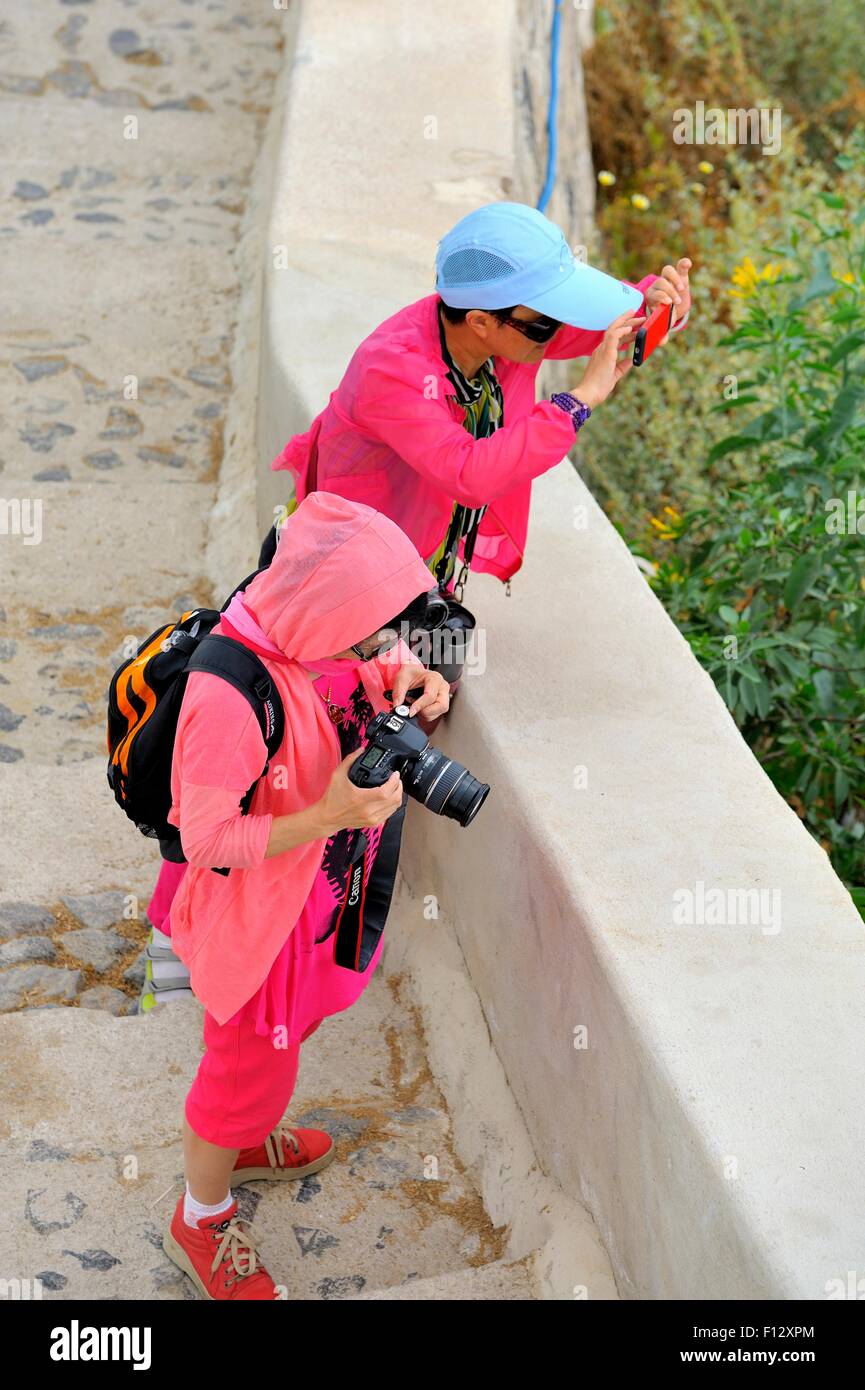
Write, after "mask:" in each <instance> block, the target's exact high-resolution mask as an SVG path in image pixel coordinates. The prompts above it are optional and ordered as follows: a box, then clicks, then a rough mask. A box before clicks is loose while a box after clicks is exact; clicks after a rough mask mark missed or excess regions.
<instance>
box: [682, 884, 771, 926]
mask: <svg viewBox="0 0 865 1390" xmlns="http://www.w3.org/2000/svg"><path fill="white" fill-rule="evenodd" d="M673 925H674V926H676V927H759V928H760V930H761V931H762V933H763V935H764V936H777V935H778V932H779V931H780V930H781V890H780V888H707V887H706V885H705V883H704V881H703V880H702V879H701V878H700V879H697V882H696V883H695V884H694V887H693V888H677V889H676V891H675V892H674V894H673Z"/></svg>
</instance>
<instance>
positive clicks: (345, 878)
mask: <svg viewBox="0 0 865 1390" xmlns="http://www.w3.org/2000/svg"><path fill="white" fill-rule="evenodd" d="M283 539H284V541H286V542H287V544H280V546H279V547H278V550H277V554H276V556H275V557H274V560H273V563H272V565H271V566H270V568H269V569H267V570H266V571H264V572H263V573H262V574H259V575H258V576H257V577H256V578H255V579H253V580H252V582H251V583H250V584H249V585H248V587H247V588H246V589H245V590H244V591H243V592H242V593H241V594H238V595H236V596H235V597H234V598H233V599H232V601H231V604H230V605H229V606H228V608H227V609H226V611H225V612H224V614H223V615H222V618H221V619H220V622H219V624H218V625H217V627H216V628H215V629H214V631H215V632H216V633H218V634H222V635H227V636H230V637H234V638H235V639H236V640H240V641H242V642H243V643H244V644H245V645H247V646H249V647H251V648H252V650H253V651H255V652H256V654H257V655H258V656H259V657H260V658H261V660H262V662H263V663H264V665H265V667H266V668H267V670H268V673H269V674H270V676H271V678H272V680H273V682H274V684H275V687H276V690H277V693H278V694H279V696H280V699H281V702H282V706H283V710H284V714H285V734H284V738H283V742H282V744H281V746H280V748H279V749H278V750H277V752H276V754H275V755H274V757H273V758H272V759H271V762H270V766H269V770H268V771H267V773H266V775H265V776H264V777H262V778H261V780H260V781H259V782H258V783H257V784H256V788H255V792H254V795H253V797H252V800H251V803H250V805H249V808H248V814H243V813H242V811H241V808H240V802H241V800H242V799H243V797H244V793H245V791H246V790H247V789H248V788H249V787H250V786H251V784H252V783H253V782H255V779H256V778H257V777H258V775H259V773H260V772H261V768H262V766H263V763H264V759H265V755H266V749H265V744H264V740H263V738H262V734H261V730H260V727H259V724H258V720H257V718H256V717H255V715H254V713H253V711H252V709H251V707H250V705H249V703H248V702H247V700H246V698H245V697H244V696H243V695H242V694H241V693H239V692H238V691H237V690H235V689H234V688H233V686H231V685H230V684H228V682H227V681H225V680H222V679H220V678H219V677H218V676H214V675H211V674H210V673H209V672H204V671H194V672H192V673H191V675H190V676H189V678H188V683H187V687H186V690H185V692H184V696H183V703H182V706H181V711H180V717H179V721H178V728H177V737H176V742H175V749H174V758H173V763H172V778H171V792H172V809H171V814H170V819H171V820H172V822H173V823H174V824H176V825H177V826H178V827H179V829H180V838H181V844H182V846H183V851H184V853H185V855H186V858H187V860H188V868H187V870H186V873H185V875H184V876H183V879H182V881H181V883H180V886H179V888H178V889H177V893H176V896H175V897H174V901H173V903H172V904H171V909H170V919H171V920H170V925H171V934H172V941H173V945H174V948H175V950H176V951H177V954H178V956H179V957H180V959H181V960H182V961H183V962H184V963H185V964H186V965H187V966H188V968H189V970H190V974H191V985H192V989H193V991H194V993H195V995H196V997H197V998H198V999H199V1000H200V1002H201V1004H202V1005H203V1006H204V1010H205V1013H204V1044H205V1051H204V1055H203V1057H202V1058H201V1062H200V1064H199V1067H198V1072H197V1074H196V1076H195V1079H194V1081H193V1084H192V1087H191V1090H190V1092H189V1094H188V1096H187V1099H186V1105H185V1114H184V1156H185V1165H186V1175H187V1188H186V1193H185V1194H184V1195H183V1196H181V1197H180V1199H179V1201H178V1203H177V1207H176V1209H175V1212H174V1216H173V1219H172V1221H171V1224H170V1228H169V1231H168V1232H167V1234H166V1236H165V1241H164V1248H165V1250H166V1252H167V1253H168V1255H169V1256H170V1257H171V1259H173V1260H174V1261H175V1263H176V1264H178V1265H179V1266H180V1268H181V1269H183V1270H184V1271H185V1272H186V1273H187V1274H188V1275H189V1276H190V1277H191V1279H192V1280H193V1282H194V1284H195V1286H196V1288H197V1289H198V1291H199V1292H200V1293H201V1294H203V1296H204V1297H205V1298H208V1299H215V1300H220V1301H221V1300H225V1301H230V1300H252V1299H258V1300H265V1299H266V1300H272V1299H273V1298H274V1297H275V1295H276V1288H275V1285H274V1283H273V1280H272V1278H271V1276H270V1275H269V1274H268V1272H267V1271H266V1270H265V1268H264V1267H263V1265H262V1264H261V1261H260V1257H259V1256H258V1254H257V1252H256V1250H255V1247H254V1245H253V1244H252V1241H251V1239H250V1237H249V1235H248V1234H247V1233H246V1230H245V1228H244V1226H243V1223H241V1222H239V1221H238V1220H237V1215H236V1213H237V1203H236V1201H235V1199H234V1198H233V1197H232V1194H231V1190H230V1184H231V1183H234V1184H238V1183H242V1182H245V1181H248V1180H250V1179H253V1178H273V1179H275V1180H280V1179H283V1180H284V1179H292V1178H301V1177H304V1176H306V1175H308V1174H310V1173H314V1172H317V1171H318V1170H319V1169H321V1168H323V1167H324V1166H325V1165H326V1164H327V1163H328V1162H330V1160H331V1159H332V1157H333V1141H332V1140H331V1138H330V1136H329V1135H327V1134H326V1133H324V1132H323V1131H320V1130H315V1129H303V1128H296V1127H292V1128H289V1127H288V1126H287V1125H286V1124H284V1123H283V1116H284V1113H285V1109H286V1106H287V1104H288V1102H289V1100H290V1098H291V1094H292V1090H293V1087H294V1082H295V1078H296V1075H297V1067H298V1058H299V1052H300V1045H301V1043H302V1041H303V1040H304V1038H306V1037H308V1036H309V1034H310V1033H312V1032H313V1031H314V1030H315V1028H317V1027H318V1025H319V1023H320V1022H321V1021H322V1019H324V1018H326V1017H327V1016H328V1015H330V1014H334V1013H336V1012H338V1011H340V1010H343V1009H347V1008H349V1007H350V1006H351V1004H352V1003H354V1001H355V1000H356V999H357V998H359V996H360V995H361V993H362V992H363V990H364V989H365V988H366V985H367V984H368V983H369V980H370V977H371V976H372V974H373V972H374V970H375V968H376V966H377V964H378V960H379V957H380V954H381V946H382V932H383V929H384V923H385V920H386V917H387V912H388V907H389V904H390V896H391V893H392V890H393V879H394V875H395V872H396V864H397V859H398V856H399V842H400V834H401V829H402V816H403V814H404V806H405V803H404V793H403V789H402V783H401V781H400V777H399V775H398V774H397V773H396V772H394V773H392V774H391V776H390V778H389V779H388V780H387V781H386V782H385V783H384V785H383V786H381V787H379V788H372V787H358V786H355V784H354V783H353V782H351V781H350V780H349V776H348V771H349V767H350V765H351V763H352V762H354V761H356V759H357V758H358V757H359V756H361V753H360V745H361V742H362V741H363V739H364V734H365V730H366V727H367V725H368V723H369V721H370V720H371V719H372V718H373V715H374V714H375V713H377V712H380V711H384V710H391V709H392V707H393V705H395V704H398V703H399V702H400V701H401V699H402V698H403V697H404V696H405V695H406V694H407V692H408V691H409V690H410V689H411V690H412V691H413V694H412V696H411V704H410V711H411V712H419V711H421V710H425V711H427V712H428V713H432V714H436V713H441V712H442V711H444V710H445V709H446V708H447V704H448V686H447V682H446V681H445V680H444V679H443V678H442V676H441V675H439V674H437V673H436V672H433V671H430V670H427V669H425V668H424V666H423V665H421V664H419V663H418V662H417V660H416V658H414V657H413V656H412V653H411V652H410V650H409V649H408V648H407V647H406V646H405V644H404V643H401V642H396V643H394V640H393V639H394V636H395V634H394V631H393V629H394V627H396V630H397V632H398V631H399V627H398V626H397V620H398V619H400V618H401V617H402V615H403V614H410V615H412V616H411V617H410V618H406V621H407V622H411V621H413V620H414V619H416V618H417V617H418V614H419V613H420V609H426V608H427V604H428V602H429V599H428V593H429V590H430V588H431V585H430V573H429V570H428V569H427V568H426V566H425V565H424V563H423V561H422V560H421V558H420V556H419V555H418V553H417V550H416V549H415V547H414V546H413V544H412V543H411V541H410V540H409V539H408V538H407V537H406V536H405V535H404V534H403V533H402V532H401V531H400V529H399V528H398V527H397V526H396V525H395V524H394V523H393V522H392V521H391V520H389V518H387V517H384V516H381V515H380V514H379V513H377V512H375V511H373V510H372V509H371V508H369V507H367V506H365V505H364V504H362V503H357V502H349V501H347V500H345V499H343V498H341V497H335V496H331V495H328V494H326V493H321V492H313V493H311V494H309V495H308V496H307V497H306V499H305V500H304V501H303V502H302V503H301V505H300V506H299V507H298V508H297V509H296V511H295V512H294V513H293V514H292V516H291V517H290V518H289V520H288V521H287V522H286V526H285V532H284V538H283ZM437 602H440V601H439V600H436V599H435V598H434V599H433V604H435V603H437ZM422 622H423V615H422V614H421V615H420V623H421V624H422ZM385 629H389V631H385ZM388 641H390V643H391V645H390V647H389V649H387V650H385V648H386V647H387V643H388ZM385 691H388V692H390V696H391V698H387V697H386V696H385ZM424 814H428V812H424ZM360 864H362V865H363V869H362V871H361V870H359V869H358V867H357V866H358V865H360ZM226 871H227V872H226ZM361 879H362V880H363V886H362V887H361V886H360V884H361ZM358 893H360V898H361V907H360V910H359V916H358V908H357V900H358ZM346 936H348V937H349V940H348V941H346ZM346 948H348V949H346Z"/></svg>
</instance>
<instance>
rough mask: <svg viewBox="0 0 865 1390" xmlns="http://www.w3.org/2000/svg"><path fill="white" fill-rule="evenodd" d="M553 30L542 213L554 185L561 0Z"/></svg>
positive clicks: (541, 201) (554, 14)
mask: <svg viewBox="0 0 865 1390" xmlns="http://www.w3.org/2000/svg"><path fill="white" fill-rule="evenodd" d="M555 6H556V7H555V10H554V11H553V29H552V33H551V35H550V103H549V106H548V107H547V175H546V178H545V180H544V186H543V188H542V190H541V196H540V198H539V199H538V212H543V211H544V208H545V207H546V206H547V203H548V202H549V201H550V198H551V197H552V192H553V188H554V187H555V183H556V158H557V155H558V149H559V136H558V128H557V125H558V121H557V117H558V109H559V37H560V33H561V27H562V0H555Z"/></svg>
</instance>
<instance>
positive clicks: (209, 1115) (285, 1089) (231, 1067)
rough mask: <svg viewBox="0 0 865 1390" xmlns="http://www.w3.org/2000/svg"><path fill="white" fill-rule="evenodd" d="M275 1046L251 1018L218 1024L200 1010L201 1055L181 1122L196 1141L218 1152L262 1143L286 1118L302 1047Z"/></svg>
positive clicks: (209, 1015) (291, 1045)
mask: <svg viewBox="0 0 865 1390" xmlns="http://www.w3.org/2000/svg"><path fill="white" fill-rule="evenodd" d="M322 1022H323V1020H322V1019H318V1020H317V1021H316V1022H315V1023H313V1024H311V1025H310V1027H309V1028H307V1030H306V1032H305V1033H304V1034H303V1037H302V1038H301V1041H300V1042H296V1043H291V1044H289V1045H288V1046H287V1047H275V1046H274V1044H273V1041H272V1039H271V1038H270V1037H262V1036H261V1034H259V1033H256V1032H255V1028H254V1024H253V1022H252V1020H250V1019H247V1018H243V1019H241V1021H240V1023H239V1024H236V1025H235V1024H227V1023H226V1024H222V1025H220V1024H219V1023H217V1022H216V1019H215V1018H214V1017H213V1016H212V1014H209V1013H207V1012H206V1011H205V1014H204V1048H205V1050H204V1055H203V1057H202V1058H201V1061H200V1062H199V1064H198V1071H197V1072H196V1075H195V1080H194V1081H193V1083H192V1086H191V1087H190V1090H189V1094H188V1096H187V1097H186V1118H187V1120H188V1122H189V1124H190V1127H191V1128H192V1129H193V1130H194V1131H195V1133H196V1134H197V1135H198V1136H199V1138H201V1139H206V1140H207V1142H208V1143H209V1144H217V1145H218V1146H219V1147H220V1148H223V1149H249V1148H254V1147H256V1146H257V1145H259V1144H262V1143H263V1142H264V1140H265V1139H266V1138H267V1136H268V1134H270V1132H271V1130H272V1129H273V1128H274V1127H275V1126H276V1125H277V1124H278V1123H279V1121H280V1120H281V1119H282V1117H283V1115H284V1114H285V1111H286V1107H287V1106H288V1102H289V1101H290V1100H291V1097H292V1093H293V1091H294V1085H295V1082H296V1080H297V1068H298V1063H299V1061H300V1047H301V1043H302V1042H305V1040H306V1039H307V1038H308V1037H309V1036H310V1034H311V1033H314V1032H315V1030H316V1028H318V1027H319V1025H320V1024H321V1023H322Z"/></svg>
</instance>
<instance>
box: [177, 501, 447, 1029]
mask: <svg viewBox="0 0 865 1390" xmlns="http://www.w3.org/2000/svg"><path fill="white" fill-rule="evenodd" d="M431 587H432V585H431V576H430V572H429V570H428V569H427V567H426V566H425V565H424V563H423V561H422V560H421V558H420V556H419V555H418V552H417V551H416V549H415V547H414V546H413V545H412V543H411V541H410V540H409V539H408V538H407V536H405V535H404V533H403V532H402V531H401V530H400V529H399V527H398V526H397V525H396V524H395V523H394V522H392V521H390V520H389V519H388V518H387V517H385V516H383V515H381V513H379V512H375V511H373V509H372V508H371V507H368V506H366V505H365V504H363V503H360V502H350V501H347V500H346V499H344V498H342V497H339V496H337V495H336V494H334V493H323V492H312V493H310V494H309V495H308V496H307V497H306V498H305V499H304V500H303V502H301V504H300V505H299V507H298V508H297V510H296V511H295V512H293V513H292V514H291V516H289V518H288V519H287V521H286V522H285V524H284V526H283V530H282V534H281V538H280V542H279V545H278V546H277V549H276V554H275V556H274V559H273V563H272V564H271V566H270V568H269V569H268V570H266V571H265V572H264V573H263V574H261V575H259V576H258V578H256V579H255V580H253V582H252V583H251V584H250V586H249V588H248V589H247V590H246V593H245V595H244V603H245V607H246V609H247V611H248V612H249V613H250V614H251V615H252V617H253V618H254V619H255V621H256V622H257V623H258V626H259V627H260V628H261V630H262V632H263V633H264V634H265V636H266V637H267V638H269V639H270V641H272V642H274V643H275V644H276V645H277V646H278V647H279V649H280V652H281V653H283V656H284V657H285V658H288V660H284V659H283V660H275V659H274V660H269V659H268V658H267V657H266V656H263V657H262V658H261V659H262V660H263V661H264V664H265V666H266V667H267V668H268V670H269V672H270V674H271V676H272V678H273V680H274V683H275V685H276V688H277V690H278V692H279V694H280V696H281V698H282V703H283V707H284V710H285V726H286V727H285V737H284V740H283V743H282V746H281V747H280V748H279V750H278V751H277V753H276V756H275V757H274V758H273V759H272V761H271V770H270V772H269V774H268V776H267V777H265V778H262V780H261V781H260V782H259V784H258V786H257V788H256V791H255V795H254V796H253V799H252V804H251V806H250V812H249V813H250V815H252V816H255V815H265V814H267V813H272V814H273V815H274V816H281V815H288V814H290V813H292V812H295V811H300V810H303V809H304V808H305V807H307V806H310V805H312V804H313V803H314V802H316V801H318V800H319V799H320V797H321V796H322V795H323V794H324V792H325V790H326V788H327V785H328V782H329V781H330V777H331V775H332V773H333V771H334V769H335V768H336V767H337V765H338V764H339V762H340V761H341V753H340V748H339V739H338V736H337V733H336V730H335V729H334V726H333V725H332V724H331V722H330V719H329V718H328V715H327V711H326V709H325V706H324V702H323V701H322V700H321V699H320V698H319V696H318V695H317V693H316V692H315V690H314V689H313V687H312V682H311V680H310V679H309V676H308V675H307V673H306V672H305V671H304V669H303V667H302V666H301V665H300V663H301V662H308V663H311V664H313V665H314V663H315V661H316V659H317V658H324V657H330V656H334V655H335V654H336V653H337V652H342V651H346V650H347V649H348V648H349V647H351V646H352V645H353V644H354V643H357V642H360V641H362V640H363V638H365V637H369V636H370V635H371V634H372V633H374V632H376V631H377V630H378V629H379V628H382V627H384V625H385V624H386V623H387V622H388V621H389V620H390V619H391V618H393V617H394V616H395V614H397V613H399V612H400V611H401V610H402V609H403V608H404V607H405V606H406V605H407V604H408V603H410V602H411V600H412V599H413V598H415V597H416V596H417V595H418V594H419V593H421V592H424V591H426V590H429V589H430V588H431ZM214 631H216V632H219V631H220V627H219V626H217V627H216V628H215V629H214ZM407 661H416V658H415V657H413V656H412V653H411V652H410V651H409V649H408V648H407V647H406V646H405V645H404V644H402V643H400V645H399V647H397V648H395V649H394V651H393V652H391V653H388V655H387V657H385V658H379V659H376V660H373V661H369V662H365V663H363V664H360V665H359V666H358V675H359V677H360V679H361V681H362V682H363V685H364V688H365V690H366V693H367V695H368V697H369V700H370V703H371V705H372V707H373V709H374V710H375V711H376V712H378V711H380V710H384V709H388V708H389V707H390V706H389V703H388V701H387V700H386V699H385V698H384V691H385V690H386V689H388V688H389V687H390V686H391V685H392V683H393V678H394V676H395V674H396V670H397V669H398V668H399V666H401V665H403V664H405V663H406V662H407ZM214 679H215V678H214V677H210V676H207V675H202V674H200V673H193V674H192V675H191V676H190V678H189V684H188V687H187V692H186V694H185V696H184V707H183V710H182V712H181V721H180V725H179V728H178V738H177V743H176V745H175V752H174V763H173V773H172V790H173V792H174V794H175V801H176V803H177V806H178V807H179V809H180V815H181V816H182V808H183V780H184V732H185V724H186V722H187V720H186V719H185V718H184V716H186V717H187V719H188V717H189V714H190V713H191V711H193V710H194V709H195V702H196V700H198V699H200V698H202V695H203V692H204V691H205V688H206V687H205V685H202V684H201V683H202V681H203V682H205V683H207V682H213V680H214ZM207 689H208V693H209V698H210V700H211V702H212V700H213V690H214V687H213V685H212V684H210V685H209V687H207ZM188 702H189V704H188ZM202 708H203V707H202ZM211 708H212V704H211ZM230 756H231V754H230V750H223V749H221V748H220V747H219V728H218V720H217V721H214V765H215V774H214V782H213V785H214V786H219V785H220V784H221V785H223V786H229V787H236V786H237V785H238V781H237V771H236V769H235V771H234V775H232V768H231V765H230ZM220 757H222V758H225V759H226V760H227V761H226V762H225V763H222V762H220ZM263 761H264V742H263V740H262V762H263ZM277 769H279V770H280V773H279V776H278V777H277V776H274V773H275V772H276V770H277ZM283 783H287V785H282V784H283ZM208 785H211V784H210V783H208ZM325 844H326V841H325V840H313V841H309V842H308V843H306V844H302V845H299V846H297V847H296V848H294V849H291V850H287V851H286V852H285V853H283V854H279V855H274V856H273V858H270V859H265V860H264V862H263V863H261V864H260V865H258V866H257V867H256V868H253V869H240V868H232V870H231V872H230V873H229V874H228V875H222V874H216V873H214V872H213V871H212V869H210V868H199V867H196V866H194V865H190V867H189V869H188V871H187V873H186V874H185V876H184V878H183V881H182V883H181V885H180V888H179V889H178V892H177V896H176V897H175V899H174V903H173V905H172V909H171V933H172V941H173V944H174V948H175V950H176V951H177V954H178V956H179V957H180V959H181V960H182V961H183V962H184V963H185V964H186V965H187V966H188V967H189V970H190V974H191V984H192V989H193V991H194V993H195V994H196V995H197V997H198V998H199V999H200V1000H201V1002H202V1003H203V1004H204V1006H205V1008H206V1009H208V1011H209V1012H210V1013H211V1014H213V1016H214V1017H215V1018H216V1020H217V1022H218V1023H225V1022H226V1021H227V1020H228V1019H229V1018H231V1017H232V1016H233V1015H234V1014H235V1013H236V1011H237V1010H238V1009H239V1008H240V1007H241V1006H242V1005H243V1004H244V1003H245V1002H246V1000H247V999H249V998H251V996H252V995H253V994H254V993H255V991H256V990H257V989H258V987H259V986H260V985H261V983H262V981H263V980H264V979H265V977H266V976H267V973H268V971H269V969H270V966H271V964H272V963H273V961H274V960H275V958H276V956H277V955H278V953H279V951H280V949H281V947H282V946H283V944H284V942H285V941H286V939H287V938H288V936H289V934H290V932H291V931H292V928H293V927H294V925H295V923H296V922H297V919H298V917H299V915H300V912H301V909H302V907H303V905H304V903H305V901H306V899H307V897H308V896H309V893H310V890H311V888H312V885H313V882H314V879H315V875H316V873H317V872H318V869H319V867H320V865H321V861H322V857H323V854H324V848H325Z"/></svg>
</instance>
